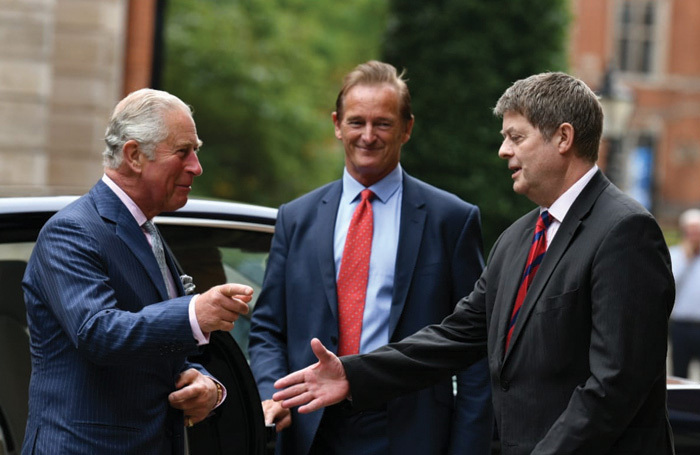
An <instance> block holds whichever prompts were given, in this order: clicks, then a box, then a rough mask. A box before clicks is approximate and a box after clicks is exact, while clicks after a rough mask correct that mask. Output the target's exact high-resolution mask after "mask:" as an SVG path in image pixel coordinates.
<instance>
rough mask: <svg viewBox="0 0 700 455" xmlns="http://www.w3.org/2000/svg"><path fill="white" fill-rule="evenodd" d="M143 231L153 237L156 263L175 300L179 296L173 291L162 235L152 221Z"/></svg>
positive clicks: (148, 222)
mask: <svg viewBox="0 0 700 455" xmlns="http://www.w3.org/2000/svg"><path fill="white" fill-rule="evenodd" d="M143 229H144V230H145V231H146V232H147V233H148V235H150V236H151V249H152V250H153V254H154V255H155V257H156V261H158V267H159V268H160V273H161V275H163V281H165V287H166V289H167V290H168V295H169V296H170V298H174V297H176V296H177V293H176V292H175V290H174V289H172V284H171V282H170V270H168V263H167V262H166V261H165V252H164V251H163V242H162V241H161V239H160V234H158V230H157V229H156V227H155V225H154V224H153V222H152V221H150V220H149V221H146V222H145V223H143Z"/></svg>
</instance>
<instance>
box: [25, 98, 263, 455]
mask: <svg viewBox="0 0 700 455" xmlns="http://www.w3.org/2000/svg"><path fill="white" fill-rule="evenodd" d="M105 141H106V143H107V147H106V149H105V152H104V163H105V172H104V175H103V177H102V179H101V180H100V181H99V182H98V183H97V184H96V185H95V186H94V187H93V188H92V189H91V190H90V192H89V193H88V194H86V195H85V196H83V197H81V198H80V199H78V200H77V201H76V202H74V203H72V204H70V205H69V206H67V207H66V208H64V209H63V210H61V211H60V212H59V213H57V214H56V215H55V216H53V217H52V218H51V219H50V220H49V221H48V222H47V223H46V225H45V226H44V228H43V229H42V231H41V233H40V234H39V238H38V240H37V243H36V247H35V249H34V251H33V253H32V256H31V258H30V260H29V263H28V266H27V271H26V274H25V277H24V281H23V286H24V291H25V300H26V305H27V319H28V324H29V330H30V335H31V354H32V375H31V380H30V385H29V418H28V422H27V431H26V436H25V440H24V444H23V450H22V453H23V454H72V453H80V454H88V453H89V454H157V455H164V454H182V453H184V424H185V423H186V424H188V425H193V424H195V423H197V422H199V421H201V420H203V419H204V418H206V417H207V416H208V415H209V414H210V413H211V411H212V409H214V408H215V407H216V406H218V405H219V404H220V403H221V401H222V400H223V399H224V397H225V390H224V389H223V388H222V386H221V384H219V383H218V381H216V380H214V379H213V378H212V377H210V376H209V374H208V373H207V372H206V371H205V370H204V369H203V368H202V367H201V366H199V365H195V364H191V363H189V362H187V360H186V357H187V356H188V355H190V354H196V353H197V352H198V345H200V344H206V343H207V342H208V337H209V333H210V332H212V331H214V330H230V329H231V328H232V326H233V322H234V321H235V320H236V319H237V317H238V314H240V313H245V312H247V309H248V308H247V302H248V301H250V296H251V293H252V289H251V288H249V287H248V286H243V285H236V284H225V285H221V286H217V287H214V288H212V289H210V290H209V291H207V292H205V293H202V294H201V295H200V294H198V295H195V296H192V295H185V292H184V289H183V285H182V283H181V281H180V278H179V275H178V273H177V270H176V268H175V264H174V262H173V258H172V257H170V256H169V254H168V252H167V251H164V250H163V247H162V241H161V239H160V235H159V234H158V231H157V230H156V229H155V227H154V226H153V225H152V224H150V220H151V218H153V217H154V216H156V215H157V214H159V213H160V212H162V211H172V210H176V209H178V208H180V207H182V206H183V205H184V204H185V203H186V202H187V197H188V194H189V192H190V189H191V185H192V181H193V180H194V177H196V176H198V175H200V174H201V173H202V168H201V166H200V164H199V159H198V158H197V152H198V149H199V147H200V145H201V141H200V140H199V138H198V137H197V131H196V128H195V124H194V121H193V119H192V114H191V111H190V108H189V107H188V106H187V105H186V104H185V103H183V102H182V101H181V100H180V99H178V98H176V97H175V96H172V95H170V94H168V93H166V92H161V91H156V90H150V89H143V90H139V91H137V92H134V93H132V94H130V95H129V96H127V97H126V98H125V99H124V100H122V101H121V102H120V103H119V104H118V105H117V106H116V108H115V110H114V112H113V114H112V117H111V120H110V123H109V127H108V129H107V134H106V137H105ZM152 246H153V248H152Z"/></svg>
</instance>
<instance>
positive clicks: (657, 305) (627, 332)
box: [533, 214, 674, 454]
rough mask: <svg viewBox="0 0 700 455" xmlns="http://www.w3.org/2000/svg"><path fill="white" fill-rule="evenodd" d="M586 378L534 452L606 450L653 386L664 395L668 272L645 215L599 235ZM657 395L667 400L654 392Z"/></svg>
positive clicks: (631, 425)
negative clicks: (601, 236)
mask: <svg viewBox="0 0 700 455" xmlns="http://www.w3.org/2000/svg"><path fill="white" fill-rule="evenodd" d="M590 273H591V277H590V279H591V319H592V321H591V323H592V329H591V339H590V352H589V359H590V377H589V378H588V380H587V381H586V382H585V383H582V384H581V385H579V386H578V387H576V389H575V390H574V392H573V394H572V396H571V399H570V401H569V404H568V406H567V407H566V409H565V410H564V412H563V413H562V414H561V415H560V416H559V418H558V419H557V420H556V422H555V423H554V425H553V426H552V427H551V429H550V430H549V432H548V433H547V434H546V436H545V437H544V438H543V439H542V440H541V441H540V443H539V444H538V445H537V446H536V448H535V450H534V451H533V453H537V454H567V453H608V452H609V451H610V449H611V447H612V446H613V445H614V444H615V442H616V441H617V440H618V438H619V437H620V435H621V433H622V431H624V430H626V429H627V431H628V432H629V431H630V430H632V431H634V429H635V428H636V431H640V432H643V431H644V427H645V426H646V427H653V426H655V425H658V424H659V423H658V422H636V421H633V418H634V417H635V415H637V414H638V412H639V410H640V407H641V406H642V405H643V403H645V402H647V401H648V400H649V397H650V396H651V394H653V393H655V391H664V392H665V386H664V384H665V374H664V373H665V361H666V345H667V324H668V315H669V313H670V311H671V307H672V305H673V294H674V291H673V289H674V287H673V277H672V275H671V272H670V265H669V259H668V251H667V249H666V245H665V242H664V239H663V236H662V234H661V232H660V230H659V228H658V226H657V224H656V222H655V221H654V220H653V218H652V217H651V216H650V215H648V214H635V215H632V216H627V217H625V218H623V219H622V220H621V221H620V222H618V223H616V224H615V225H614V226H613V227H612V228H611V229H610V230H609V231H608V232H607V234H606V235H605V238H604V239H603V241H602V243H601V244H600V247H599V250H598V251H597V252H596V254H595V258H594V261H593V264H592V268H591V271H590ZM657 395H659V396H658V397H657V398H656V399H657V400H665V393H658V394H657Z"/></svg>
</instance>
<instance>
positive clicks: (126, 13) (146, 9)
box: [0, 0, 155, 196]
mask: <svg viewBox="0 0 700 455" xmlns="http://www.w3.org/2000/svg"><path fill="white" fill-rule="evenodd" d="M154 4H155V2H154V1H150V0H131V1H128V0H0V43H2V45H0V196H14V195H47V194H82V193H84V192H85V191H86V190H87V189H89V188H90V187H91V186H92V185H93V184H94V183H95V182H96V181H97V179H99V177H100V175H101V173H102V165H101V158H100V154H101V152H102V150H103V148H104V141H103V137H104V130H105V127H106V125H107V121H108V117H109V113H110V111H111V109H112V108H113V107H114V104H115V103H116V101H117V100H119V99H120V98H121V97H122V96H123V95H124V94H125V93H127V92H128V91H131V90H133V89H134V88H140V87H144V86H147V85H148V82H149V81H150V79H149V77H150V72H151V67H150V65H151V58H150V52H151V48H150V46H152V42H153V35H152V32H153V22H154V21H153V17H154V14H153V9H154ZM131 25H134V26H133V27H132V26H131ZM128 49H132V50H131V51H127V50H128Z"/></svg>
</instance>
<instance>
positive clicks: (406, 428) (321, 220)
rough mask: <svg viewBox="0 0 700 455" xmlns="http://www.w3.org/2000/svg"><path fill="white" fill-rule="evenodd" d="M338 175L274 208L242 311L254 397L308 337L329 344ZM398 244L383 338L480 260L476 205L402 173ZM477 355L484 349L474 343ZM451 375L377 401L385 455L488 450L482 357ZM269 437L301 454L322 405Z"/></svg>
mask: <svg viewBox="0 0 700 455" xmlns="http://www.w3.org/2000/svg"><path fill="white" fill-rule="evenodd" d="M341 192H342V182H341V181H335V182H333V183H330V184H328V185H325V186H323V187H321V188H318V189H316V190H314V191H312V192H311V193H309V194H306V195H305V196H302V197H301V198H299V199H296V200H294V201H292V202H290V203H288V204H285V205H283V206H281V207H280V210H279V212H278V217H277V225H276V227H275V235H274V238H273V241H272V248H271V252H270V258H269V261H268V266H267V271H266V274H265V280H264V283H263V289H262V292H261V294H260V297H259V299H258V302H257V305H256V308H255V311H254V312H253V317H252V327H251V335H250V354H251V367H252V369H253V373H254V374H255V377H256V380H257V382H258V386H259V389H260V393H261V397H262V399H268V398H270V397H271V396H272V394H273V393H274V387H273V383H274V381H275V380H276V379H278V378H280V377H282V376H284V375H286V374H288V373H290V372H292V371H295V370H298V369H300V368H304V367H306V366H308V365H310V364H312V363H315V362H316V357H315V356H314V354H313V352H312V351H311V348H310V346H309V343H310V340H311V339H312V338H313V337H317V338H319V339H320V340H321V341H322V342H323V344H324V345H326V346H327V347H328V348H329V349H330V350H332V351H334V352H337V348H338V318H337V307H338V304H337V295H336V271H335V262H334V259H333V237H334V229H335V219H336V214H337V210H338V204H339V201H340V196H341ZM400 223H401V224H400V233H399V244H398V252H397V258H396V269H395V282H394V289H393V297H392V305H391V313H390V316H389V337H390V341H397V340H401V339H402V338H404V337H406V336H408V335H411V334H412V333H414V332H416V331H417V330H419V329H421V328H422V327H424V326H426V325H428V324H432V323H437V322H440V321H441V320H442V319H443V318H444V317H446V316H447V315H449V314H450V313H452V311H453V309H454V306H455V304H456V302H457V301H458V300H459V299H460V298H461V297H463V296H465V295H467V294H468V293H469V292H470V291H471V290H472V288H473V285H474V282H475V281H476V279H477V278H478V276H479V274H480V273H481V270H482V268H483V258H482V255H481V249H482V244H481V227H480V217H479V210H478V208H477V207H476V206H473V205H471V204H468V203H466V202H464V201H462V200H460V199H459V198H457V197H456V196H454V195H452V194H449V193H447V192H445V191H442V190H439V189H437V188H435V187H433V186H430V185H427V184H425V183H423V182H421V181H419V180H417V179H415V178H412V177H410V176H408V175H407V174H405V173H404V174H403V199H402V205H401V221H400ZM484 355H485V350H484ZM458 388H459V390H460V393H459V394H458V398H457V403H456V404H455V398H454V393H453V385H452V381H451V380H449V379H446V380H444V381H442V382H440V383H438V384H437V385H435V386H433V387H430V388H427V389H424V390H421V391H419V392H415V393H412V394H410V395H407V396H404V397H401V398H397V399H395V400H392V401H391V402H390V403H389V404H388V406H387V412H388V425H389V426H388V432H389V435H388V436H389V441H390V448H391V453H392V454H402V455H406V454H421V455H426V454H436V455H437V454H445V453H448V449H449V448H450V447H451V453H470V454H487V453H490V441H491V429H492V426H493V420H492V413H491V401H490V400H491V391H490V385H489V379H488V373H487V365H486V361H485V359H484V360H483V362H482V363H481V364H477V365H474V366H473V367H472V368H471V369H470V370H469V371H467V372H463V373H460V374H459V376H458ZM292 412H293V414H292V426H291V427H290V428H289V429H287V430H284V431H283V432H282V434H281V438H280V439H278V441H279V443H278V448H279V449H281V450H280V451H278V453H280V452H281V453H284V454H295V455H301V454H306V453H308V450H309V448H310V446H311V444H312V442H313V438H314V435H315V433H316V430H317V428H318V426H319V423H320V421H321V417H322V413H323V411H319V412H315V413H311V414H306V415H301V414H299V413H298V412H297V411H296V409H294V410H293V411H292Z"/></svg>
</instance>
